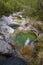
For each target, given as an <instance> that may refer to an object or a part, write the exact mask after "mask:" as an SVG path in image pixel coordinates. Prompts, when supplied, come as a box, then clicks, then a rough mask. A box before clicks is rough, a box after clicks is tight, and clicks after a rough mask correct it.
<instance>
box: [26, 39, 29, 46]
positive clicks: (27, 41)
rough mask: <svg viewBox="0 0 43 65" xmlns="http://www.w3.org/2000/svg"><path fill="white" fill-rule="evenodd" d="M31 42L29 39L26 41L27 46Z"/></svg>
mask: <svg viewBox="0 0 43 65" xmlns="http://www.w3.org/2000/svg"><path fill="white" fill-rule="evenodd" d="M29 42H30V39H29V38H28V39H27V40H26V42H25V46H26V45H28V44H29Z"/></svg>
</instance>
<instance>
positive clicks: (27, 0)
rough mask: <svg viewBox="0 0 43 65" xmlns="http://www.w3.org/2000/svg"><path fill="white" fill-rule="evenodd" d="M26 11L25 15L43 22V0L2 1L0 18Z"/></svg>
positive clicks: (0, 1) (0, 2)
mask: <svg viewBox="0 0 43 65" xmlns="http://www.w3.org/2000/svg"><path fill="white" fill-rule="evenodd" d="M17 11H24V15H27V16H30V17H33V16H34V17H35V18H38V19H40V20H43V0H0V16H1V15H9V14H10V13H13V12H17Z"/></svg>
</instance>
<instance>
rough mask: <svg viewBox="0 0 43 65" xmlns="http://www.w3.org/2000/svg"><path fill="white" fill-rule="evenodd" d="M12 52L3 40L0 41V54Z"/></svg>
mask: <svg viewBox="0 0 43 65" xmlns="http://www.w3.org/2000/svg"><path fill="white" fill-rule="evenodd" d="M13 52H14V50H13V49H12V47H11V45H9V44H8V43H7V42H5V41H4V40H0V53H2V54H4V53H13Z"/></svg>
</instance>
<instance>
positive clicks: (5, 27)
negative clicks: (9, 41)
mask: <svg viewBox="0 0 43 65" xmlns="http://www.w3.org/2000/svg"><path fill="white" fill-rule="evenodd" d="M0 28H1V32H2V33H7V34H9V33H13V32H14V29H13V28H11V27H9V26H8V25H5V24H2V25H1V27H0Z"/></svg>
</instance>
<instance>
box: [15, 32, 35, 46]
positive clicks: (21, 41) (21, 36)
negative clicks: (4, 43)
mask: <svg viewBox="0 0 43 65" xmlns="http://www.w3.org/2000/svg"><path fill="white" fill-rule="evenodd" d="M28 38H29V39H30V42H32V41H34V40H35V39H36V35H35V34H34V33H33V32H27V33H18V34H17V35H16V37H15V41H16V42H17V43H18V44H19V45H24V44H25V42H26V40H27V39H28Z"/></svg>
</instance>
